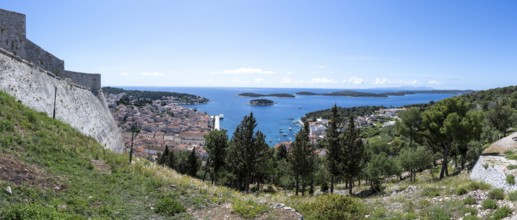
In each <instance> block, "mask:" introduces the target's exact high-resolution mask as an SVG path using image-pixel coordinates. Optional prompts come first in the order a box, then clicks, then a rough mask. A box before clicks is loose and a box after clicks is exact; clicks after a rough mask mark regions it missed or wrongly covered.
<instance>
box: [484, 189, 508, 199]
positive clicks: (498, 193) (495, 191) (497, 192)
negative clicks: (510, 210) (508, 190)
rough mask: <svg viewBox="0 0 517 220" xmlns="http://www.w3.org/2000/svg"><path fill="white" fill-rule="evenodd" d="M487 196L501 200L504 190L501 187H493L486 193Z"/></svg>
mask: <svg viewBox="0 0 517 220" xmlns="http://www.w3.org/2000/svg"><path fill="white" fill-rule="evenodd" d="M488 198H490V199H496V200H503V199H504V191H503V190H502V189H493V190H492V191H490V192H489V193H488Z"/></svg>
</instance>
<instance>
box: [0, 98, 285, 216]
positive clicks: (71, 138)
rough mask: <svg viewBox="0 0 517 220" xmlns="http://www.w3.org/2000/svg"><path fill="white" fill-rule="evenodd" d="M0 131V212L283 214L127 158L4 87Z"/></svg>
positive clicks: (0, 103)
mask: <svg viewBox="0 0 517 220" xmlns="http://www.w3.org/2000/svg"><path fill="white" fill-rule="evenodd" d="M0 134H1V135H0V219H68V218H73V219H87V218H93V219H99V218H101V219H105V218H116V219H149V218H155V219H163V218H175V219H188V218H196V219H197V218H206V216H207V213H206V212H204V210H210V209H214V207H223V206H224V207H226V211H225V212H227V213H226V214H227V215H229V216H232V215H234V217H236V218H238V217H239V215H242V216H247V217H254V216H277V215H282V213H279V212H278V211H275V210H270V208H269V207H268V206H266V205H259V204H257V203H256V202H255V199H254V198H252V197H251V196H248V195H242V194H240V193H238V192H235V191H232V190H229V189H226V188H224V187H211V186H209V185H208V184H204V183H202V182H200V181H199V180H195V179H192V178H190V177H187V176H183V175H179V174H177V173H176V172H174V171H172V170H169V169H166V168H162V167H157V166H156V165H154V164H153V163H150V162H147V161H144V160H138V159H137V161H135V162H133V164H129V163H128V160H127V155H119V154H115V153H112V152H110V151H109V150H105V149H103V147H102V146H101V145H100V144H98V143H97V142H96V141H95V140H94V139H92V138H89V137H85V136H83V135H81V134H80V133H79V132H77V131H76V130H74V129H73V128H71V127H70V126H68V125H66V124H64V123H61V122H59V121H57V120H52V119H51V118H49V117H47V116H46V115H45V114H44V113H38V112H35V111H33V110H30V109H29V108H27V107H25V106H23V105H21V104H20V103H18V102H17V101H16V100H15V99H14V98H12V97H10V96H8V95H6V94H5V93H3V92H0ZM250 199H251V200H250ZM249 204H253V207H251V208H249V207H247V206H246V205H249ZM228 207H233V208H228ZM218 210H223V211H224V210H225V209H224V208H221V209H218ZM261 213H263V214H261ZM284 214H285V213H284ZM214 215H216V214H214ZM212 217H213V216H212ZM209 218H211V217H209Z"/></svg>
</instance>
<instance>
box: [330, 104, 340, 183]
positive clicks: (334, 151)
mask: <svg viewBox="0 0 517 220" xmlns="http://www.w3.org/2000/svg"><path fill="white" fill-rule="evenodd" d="M339 122H341V119H340V115H339V113H338V108H337V106H336V105H335V104H334V106H333V107H332V109H331V117H330V120H329V126H328V129H327V137H326V145H327V150H328V156H327V168H328V170H329V174H330V193H334V182H335V180H336V177H339V176H340V175H342V173H343V170H342V164H343V147H342V145H340V144H339V132H338V123H339Z"/></svg>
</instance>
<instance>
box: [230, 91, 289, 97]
mask: <svg viewBox="0 0 517 220" xmlns="http://www.w3.org/2000/svg"><path fill="white" fill-rule="evenodd" d="M239 96H242V97H252V98H258V97H278V98H294V97H295V96H294V95H293V94H289V93H271V94H259V93H252V92H245V93H240V94H239Z"/></svg>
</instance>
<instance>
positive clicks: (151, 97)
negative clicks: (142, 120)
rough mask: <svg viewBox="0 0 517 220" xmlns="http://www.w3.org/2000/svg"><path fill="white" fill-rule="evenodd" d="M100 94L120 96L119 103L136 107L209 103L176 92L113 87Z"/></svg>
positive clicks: (106, 88) (196, 97)
mask: <svg viewBox="0 0 517 220" xmlns="http://www.w3.org/2000/svg"><path fill="white" fill-rule="evenodd" d="M102 92H103V93H104V94H106V95H109V94H115V95H122V97H120V102H123V103H124V104H127V103H128V102H132V103H134V104H136V105H142V106H143V105H145V104H146V103H147V104H150V103H152V101H156V100H172V102H173V103H176V104H187V105H192V104H204V103H207V102H208V101H210V100H209V99H207V98H205V97H201V96H197V95H192V94H187V93H178V92H162V91H139V90H125V89H121V88H114V87H102Z"/></svg>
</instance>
